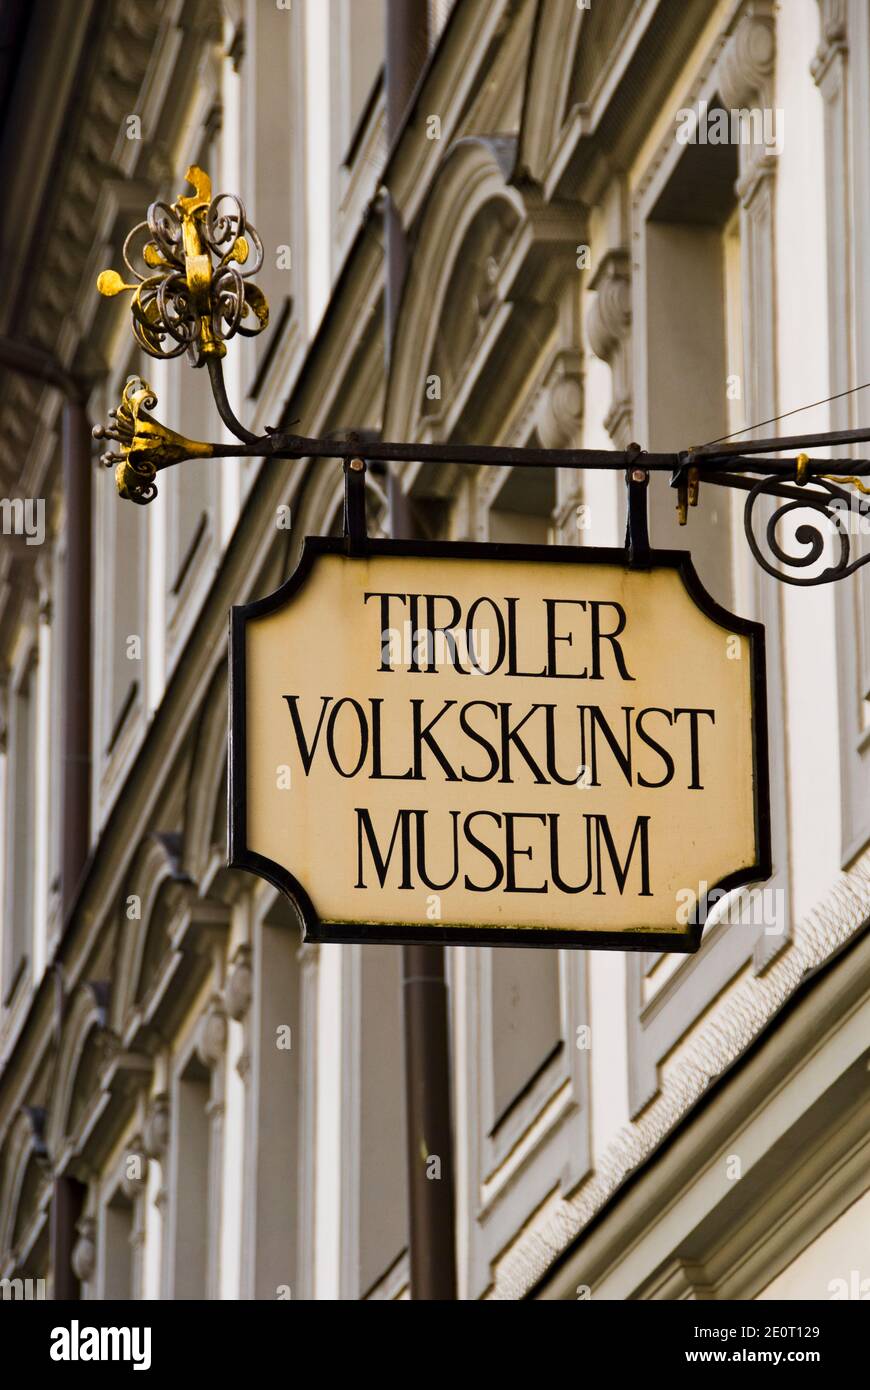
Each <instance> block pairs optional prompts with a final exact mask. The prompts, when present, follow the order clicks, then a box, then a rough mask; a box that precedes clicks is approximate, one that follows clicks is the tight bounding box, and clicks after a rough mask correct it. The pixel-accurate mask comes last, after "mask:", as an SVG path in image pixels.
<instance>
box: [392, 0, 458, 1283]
mask: <svg viewBox="0 0 870 1390" xmlns="http://www.w3.org/2000/svg"><path fill="white" fill-rule="evenodd" d="M428 49H429V7H428V3H427V0H386V65H385V93H386V108H387V146H388V148H389V147H391V146H392V142H393V141H394V140H395V139H396V137H397V135H398V132H399V130H400V128H401V124H402V120H403V117H404V115H405V112H406V110H407V107H408V102H409V100H410V98H411V94H412V92H413V90H414V86H415V83H416V81H417V78H418V76H419V74H420V72H421V70H422V67H423V64H424V63H425V61H426V58H427V56H428ZM385 230H386V276H385V294H384V306H385V324H384V329H385V332H384V340H385V352H386V371H387V380H389V373H390V365H391V359H392V349H393V339H394V335H395V330H396V319H397V315H398V306H399V300H400V297H401V293H402V286H403V284H404V280H405V274H406V271H407V266H408V239H407V236H406V234H405V229H404V227H403V225H402V220H401V215H400V213H399V211H398V209H397V208H396V206H395V204H394V203H393V200H392V197H391V196H390V194H389V193H387V196H386V206H385ZM390 529H391V532H392V534H393V536H395V537H399V536H403V535H404V536H406V537H408V536H412V535H413V533H414V525H413V518H412V515H411V511H410V508H409V507H408V506H407V502H406V498H405V495H404V493H403V491H402V487H401V482H400V480H399V479H398V478H397V477H396V475H395V474H394V473H391V474H390ZM402 1012H403V1016H404V1032H405V1111H406V1126H407V1165H408V1209H409V1221H408V1228H409V1242H410V1270H411V1297H412V1298H413V1299H432V1300H452V1299H455V1298H456V1246H455V1226H456V1218H455V1201H454V1162H453V1134H452V1127H451V1114H450V1042H449V1031H448V998H447V982H446V976H445V953H444V947H443V946H424V945H420V944H418V943H410V944H407V945H404V946H403V947H402ZM436 1158H437V1160H438V1162H439V1165H440V1176H438V1177H430V1176H429V1175H428V1174H429V1171H430V1170H431V1168H432V1167H433V1165H432V1164H430V1162H428V1160H430V1159H436Z"/></svg>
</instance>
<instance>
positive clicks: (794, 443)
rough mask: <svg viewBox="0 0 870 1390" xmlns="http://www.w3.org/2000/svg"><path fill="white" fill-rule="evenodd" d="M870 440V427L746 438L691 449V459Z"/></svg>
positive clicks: (813, 447)
mask: <svg viewBox="0 0 870 1390" xmlns="http://www.w3.org/2000/svg"><path fill="white" fill-rule="evenodd" d="M868 440H870V429H868V428H867V427H866V426H865V427H864V428H863V429H860V430H833V431H828V433H827V434H790V435H786V436H784V437H783V438H781V439H745V440H744V441H743V442H742V443H741V444H725V443H720V444H704V445H703V446H701V447H700V448H697V449H690V450H689V451H688V452H689V454H690V455H691V460H692V461H694V460H695V459H700V458H710V457H711V456H714V457H716V458H730V457H731V456H732V455H733V454H764V453H777V452H779V451H781V450H783V449H797V450H802V449H815V448H819V447H822V446H824V447H826V448H828V447H836V446H837V445H838V444H863V443H866V442H867V441H868Z"/></svg>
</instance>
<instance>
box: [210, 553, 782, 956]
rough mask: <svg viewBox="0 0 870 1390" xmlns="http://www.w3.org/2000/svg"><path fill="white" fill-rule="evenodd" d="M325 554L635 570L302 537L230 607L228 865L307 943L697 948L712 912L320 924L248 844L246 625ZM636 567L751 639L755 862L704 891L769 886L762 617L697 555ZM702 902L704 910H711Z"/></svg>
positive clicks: (611, 560) (581, 559)
mask: <svg viewBox="0 0 870 1390" xmlns="http://www.w3.org/2000/svg"><path fill="white" fill-rule="evenodd" d="M321 555H341V556H343V557H344V558H345V559H346V560H347V563H348V564H349V565H352V564H355V563H356V562H357V560H358V559H359V558H364V557H367V556H377V555H388V556H393V557H397V558H409V559H410V558H420V557H422V558H425V559H432V560H439V559H456V560H484V561H486V560H489V561H492V560H513V561H521V562H526V563H530V564H536V565H547V564H566V563H567V564H577V565H617V566H619V567H620V568H621V569H627V568H631V567H630V566H629V564H628V556H627V552H626V551H625V550H624V549H622V548H620V547H594V546H588V547H587V546H569V545H559V546H555V545H546V546H543V545H513V544H511V545H508V544H501V543H483V542H472V541H422V540H420V541H402V540H366V541H365V542H364V548H363V549H362V550H358V551H356V552H355V553H354V555H353V556H349V555H348V551H347V542H346V541H345V540H344V539H342V538H341V537H339V536H307V537H306V538H305V540H304V542H303V546H302V552H301V555H300V558H299V564H298V565H297V567H296V569H295V570H294V571H293V573H292V574H291V575H290V576H289V578H288V579H286V580H285V581H284V583H283V584H281V585H280V586H279V587H278V588H277V589H276V590H275V591H274V593H271V594H268V595H267V596H266V597H265V598H261V599H256V600H254V601H253V602H252V603H246V604H237V605H234V606H233V607H232V608H231V609H230V634H229V667H230V674H229V750H228V762H227V769H228V774H227V775H228V798H227V799H228V808H227V809H228V832H227V844H228V854H227V863H228V866H229V868H231V869H246V870H248V871H249V872H250V873H253V874H257V875H258V876H259V877H260V878H264V879H266V880H267V881H268V882H269V883H271V884H272V885H273V886H274V887H275V888H277V889H278V890H279V891H280V892H282V893H283V894H285V896H286V897H288V898H289V899H290V901H291V902H292V903H293V905H294V906H295V908H296V910H297V912H298V913H299V915H300V916H301V918H302V924H303V930H304V938H305V940H306V941H323V942H363V943H364V942H369V943H371V944H392V943H402V942H420V943H429V944H433V945H447V946H489V945H494V944H498V943H501V944H502V945H506V946H528V947H541V946H545V947H546V946H549V947H552V948H565V947H568V948H574V949H578V950H610V951H664V952H670V953H675V952H679V953H683V954H691V953H693V952H695V951H697V949H698V947H699V946H700V944H701V936H702V933H703V930H704V922H705V920H706V912H705V913H704V916H703V917H700V916H699V918H698V920H697V921H695V922H690V923H688V924H687V927H686V931H685V933H682V934H680V933H673V932H655V931H649V932H632V931H622V932H596V931H576V932H573V931H565V930H562V929H559V930H556V929H550V928H547V927H522V928H520V927H472V926H466V927H463V926H456V927H439V926H438V924H437V923H433V922H427V923H426V924H425V925H423V924H421V926H420V929H419V930H417V929H411V928H410V927H409V926H407V925H397V926H385V925H384V924H383V923H380V922H375V923H370V924H366V923H361V922H348V923H345V922H322V921H321V920H320V917H319V916H318V913H317V909H316V908H315V906H314V903H313V902H312V900H311V898H310V897H309V895H308V893H307V891H306V890H305V888H304V887H303V886H302V884H301V883H300V882H299V880H298V879H296V878H295V877H294V876H293V874H291V873H290V872H289V871H288V870H287V869H285V868H284V867H283V866H282V865H280V864H276V863H275V862H274V860H271V859H267V858H266V857H265V856H264V855H262V854H257V853H255V851H253V850H250V849H248V846H247V728H246V719H247V712H246V702H245V696H246V660H245V657H246V640H245V628H246V624H247V623H248V621H249V620H250V619H252V618H259V617H263V616H265V615H266V614H267V613H274V612H275V611H276V610H277V609H280V608H283V607H284V606H285V605H286V604H287V603H288V602H289V600H290V599H291V598H292V597H293V595H294V594H295V593H296V592H297V590H298V589H300V588H301V587H302V585H303V584H304V583H305V581H306V579H307V578H308V576H309V574H310V573H311V571H312V569H313V568H314V565H315V563H316V561H317V560H318V559H319V557H320V556H321ZM636 568H637V569H639V570H648V569H672V570H676V571H677V573H678V574H679V575H680V578H681V579H682V581H683V584H684V585H685V588H686V590H687V592H688V594H689V596H690V597H691V598H692V600H693V601H694V603H695V604H696V605H697V607H698V608H699V609H700V610H701V612H702V613H705V614H706V615H707V616H708V617H710V618H712V619H713V620H714V621H715V622H717V623H719V624H720V626H722V627H724V628H725V629H726V630H727V631H729V632H733V633H738V634H740V635H741V636H744V637H747V638H748V639H749V649H750V663H751V668H752V669H751V675H750V680H751V692H752V724H753V731H752V744H753V772H754V796H753V805H754V816H755V841H756V846H757V851H758V860H757V862H756V863H755V864H751V865H749V866H748V867H747V868H744V869H737V870H735V871H734V872H733V873H730V874H727V875H726V876H725V878H723V879H720V880H719V882H718V883H717V884H715V885H714V886H713V887H711V888H709V889H708V891H707V901H708V900H709V898H710V897H711V896H712V895H713V894H714V893H717V894H718V895H720V896H721V894H722V893H723V892H727V891H730V890H731V889H733V888H740V887H743V886H744V885H746V884H760V883H764V882H766V880H767V879H769V878H770V877H771V874H772V872H773V869H772V862H771V831H770V770H769V755H768V726H767V679H766V659H765V631H764V627H763V625H762V624H761V623H757V622H752V621H751V620H749V619H748V618H739V617H737V616H736V614H734V613H729V612H728V610H727V609H726V608H723V607H722V605H721V604H719V603H717V602H716V600H715V599H714V598H713V597H712V595H710V594H708V593H707V590H706V589H705V588H704V586H703V585H702V583H701V580H700V578H699V577H698V573H697V571H696V569H695V566H694V565H693V563H692V557H691V554H690V553H689V551H687V550H650V551H649V552H648V553H647V555H646V556H645V557H644V563H643V565H642V566H636ZM706 905H707V902H706V901H705V903H704V907H705V908H706Z"/></svg>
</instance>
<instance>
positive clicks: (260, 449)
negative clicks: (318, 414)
mask: <svg viewBox="0 0 870 1390" xmlns="http://www.w3.org/2000/svg"><path fill="white" fill-rule="evenodd" d="M867 438H868V439H870V431H868V433H867ZM215 453H216V455H217V454H221V455H223V456H225V457H230V456H254V457H257V456H258V455H261V454H262V455H265V456H266V457H270V458H334V459H349V458H354V457H355V456H356V455H360V456H361V457H363V458H365V459H366V460H367V461H368V462H370V463H375V462H385V463H388V462H393V463H456V464H465V465H481V464H489V465H492V466H499V465H500V466H507V467H513V468H585V469H589V470H595V469H624V468H628V467H631V466H632V464H636V465H637V467H639V468H646V469H648V470H649V471H650V472H653V473H668V472H674V471H675V470H676V469H680V468H685V467H687V466H690V465H691V466H693V467H694V466H698V467H701V466H702V464H707V463H708V462H709V464H713V463H714V462H715V461H716V460H717V459H719V458H721V457H727V458H728V467H729V470H730V471H732V472H735V471H736V472H744V473H747V472H764V473H772V474H776V473H780V474H793V473H794V470H795V461H794V460H793V459H791V460H789V459H763V460H759V459H755V458H743V457H740V456H739V455H735V454H733V453H729V454H728V455H725V456H723V455H720V454H714V453H710V454H709V455H704V456H703V458H702V457H701V456H690V455H687V454H684V453H680V454H678V453H670V454H660V453H651V454H648V453H644V452H643V451H642V450H641V451H640V452H634V451H632V450H630V449H629V450H625V451H621V450H618V449H521V448H511V447H508V446H503V445H491V444H398V443H390V442H388V441H385V440H372V439H369V440H366V441H365V442H362V441H360V440H354V439H309V438H307V437H306V436H304V435H296V434H283V433H281V432H279V431H273V432H271V433H269V434H267V435H264V436H263V438H262V439H259V440H254V441H253V442H252V443H250V444H243V445H238V444H235V445H233V444H226V445H224V444H220V445H215ZM695 457H697V463H696V462H695ZM847 463H848V468H849V470H850V471H853V472H855V473H856V474H858V473H863V472H864V471H866V470H870V461H868V460H866V459H860V460H845V459H835V460H832V459H810V461H809V463H808V464H807V467H806V474H807V476H808V477H811V476H813V474H815V473H820V472H823V471H830V470H831V469H837V470H838V471H842V470H843V469H844V468H845V467H846V465H847ZM702 476H703V473H702Z"/></svg>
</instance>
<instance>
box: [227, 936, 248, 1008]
mask: <svg viewBox="0 0 870 1390" xmlns="http://www.w3.org/2000/svg"><path fill="white" fill-rule="evenodd" d="M253 989H254V983H253V972H252V970H251V948H250V946H240V947H239V949H238V950H237V951H236V954H235V956H234V958H233V961H232V964H231V965H230V973H229V975H228V977H227V982H226V985H225V986H224V1007H225V1008H226V1011H227V1013H228V1014H229V1016H230V1018H232V1019H235V1021H236V1022H237V1023H241V1021H242V1019H243V1018H244V1017H245V1014H246V1013H247V1012H248V1008H249V1007H250V1003H251V997H252V995H253Z"/></svg>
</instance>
